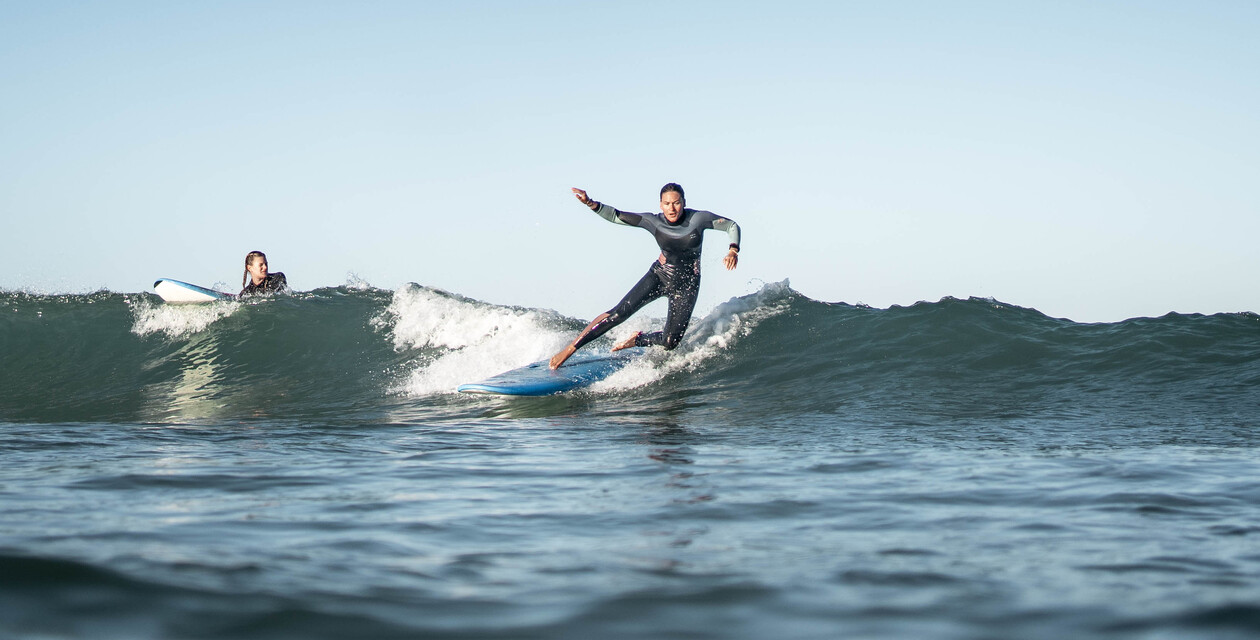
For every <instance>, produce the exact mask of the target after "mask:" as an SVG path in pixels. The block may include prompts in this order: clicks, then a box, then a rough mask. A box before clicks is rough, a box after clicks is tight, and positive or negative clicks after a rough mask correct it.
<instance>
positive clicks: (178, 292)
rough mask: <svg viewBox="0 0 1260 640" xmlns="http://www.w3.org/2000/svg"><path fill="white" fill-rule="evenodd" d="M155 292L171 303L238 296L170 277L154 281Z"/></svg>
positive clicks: (189, 302) (187, 302)
mask: <svg viewBox="0 0 1260 640" xmlns="http://www.w3.org/2000/svg"><path fill="white" fill-rule="evenodd" d="M153 292H154V293H156V294H158V295H159V296H161V298H162V299H163V300H165V301H166V302H168V303H171V304H192V303H197V302H214V301H216V300H231V299H232V298H235V297H236V296H233V295H232V294H230V293H223V292H221V291H215V290H214V289H207V288H206V287H202V286H199V285H195V284H189V283H187V282H182V281H179V280H171V279H170V278H159V279H158V281H157V282H154V283H153Z"/></svg>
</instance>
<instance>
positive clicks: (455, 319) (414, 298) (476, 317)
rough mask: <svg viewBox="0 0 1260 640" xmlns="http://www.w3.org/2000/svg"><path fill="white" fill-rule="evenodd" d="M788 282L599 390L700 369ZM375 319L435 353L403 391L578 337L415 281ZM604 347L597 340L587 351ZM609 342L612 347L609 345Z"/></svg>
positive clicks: (421, 390)
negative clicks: (595, 344)
mask: <svg viewBox="0 0 1260 640" xmlns="http://www.w3.org/2000/svg"><path fill="white" fill-rule="evenodd" d="M790 291H791V290H790V288H789V287H788V283H787V281H786V280H784V281H783V282H780V283H773V284H768V285H765V286H763V287H762V288H761V290H759V291H758V292H756V293H754V294H751V295H748V296H744V297H740V298H732V299H731V300H729V301H727V302H725V303H722V304H720V305H718V306H717V307H715V308H714V310H713V311H712V312H710V313H709V314H708V315H707V316H705V317H704V318H703V319H701V320H699V321H698V322H695V323H693V324H692V327H691V328H690V329H688V331H687V336H686V337H685V338H684V339H683V344H682V345H680V346H679V348H677V349H675V350H674V351H670V352H661V351H659V350H653V352H652V354H651V355H650V356H649V357H647V358H644V359H642V360H640V361H638V362H634V363H632V364H630V365H629V366H627V367H626V368H624V369H622V370H621V371H618V372H617V373H615V374H613V375H612V376H610V377H609V378H608V379H607V380H604V381H601V382H599V383H596V384H595V385H594V386H592V387H591V391H593V392H595V393H601V392H612V391H619V390H625V389H632V388H635V387H641V386H644V385H647V384H650V383H652V382H655V381H656V380H660V379H661V378H663V377H664V376H667V375H669V374H671V373H674V372H676V371H682V370H689V369H695V368H696V367H698V366H700V364H701V363H703V362H704V361H706V360H708V359H710V358H712V357H714V356H716V355H718V354H720V353H721V352H723V351H724V350H726V349H728V348H729V347H730V346H732V345H733V344H735V342H736V341H737V340H738V339H739V338H741V337H743V336H746V335H748V334H749V333H750V332H751V331H752V330H753V328H754V327H756V325H757V324H758V323H759V322H761V321H762V320H764V319H765V318H768V317H771V316H773V315H776V314H778V313H781V312H782V311H783V310H784V309H786V308H787V306H788V302H787V300H786V294H787V293H789V292H790ZM373 324H374V325H375V326H377V327H378V328H380V329H382V330H386V331H389V332H390V333H391V334H392V338H393V341H394V348H395V349H397V350H400V351H401V350H407V349H427V350H430V352H431V353H432V355H431V356H429V357H428V358H427V359H426V360H424V361H422V362H421V363H420V365H419V366H418V368H416V369H415V370H414V371H412V372H411V374H410V375H409V376H408V377H407V379H406V380H405V381H404V382H402V383H401V385H400V386H399V388H397V389H396V391H397V392H398V393H401V394H404V395H417V396H418V395H428V394H434V393H453V392H454V389H455V387H457V386H459V385H460V384H463V383H466V382H471V381H475V380H481V379H484V378H488V377H490V376H492V375H495V374H498V373H502V372H504V371H508V370H510V369H514V368H516V367H521V366H525V365H527V364H529V363H531V362H537V361H539V360H544V359H546V358H550V357H551V355H552V354H554V353H555V352H557V351H559V350H560V349H561V348H562V347H563V346H564V345H565V344H567V343H568V342H569V341H570V340H572V339H573V337H574V336H575V330H574V329H573V328H572V325H570V324H568V323H566V322H565V319H564V318H563V317H562V316H560V315H559V314H557V313H555V312H553V311H542V310H537V309H522V308H515V307H502V306H496V305H492V304H488V303H485V302H480V301H476V300H471V299H467V298H463V297H460V296H456V295H452V294H449V293H445V292H442V291H438V290H435V289H430V288H427V287H422V286H419V285H415V284H408V285H404V286H403V287H401V288H399V289H398V290H397V291H395V292H394V298H393V300H392V301H391V302H390V305H389V307H388V308H386V310H385V311H384V313H383V314H382V315H381V317H379V318H376V319H375V320H374V321H373ZM663 324H664V321H663V319H661V318H649V317H642V316H634V317H631V318H630V319H629V320H627V321H626V322H624V323H623V324H621V325H619V326H618V327H617V328H616V329H614V330H613V331H612V332H610V333H609V335H608V336H607V337H606V338H603V339H602V340H603V341H605V342H615V341H618V340H621V339H622V338H624V337H626V336H629V335H630V334H631V333H633V332H635V331H653V330H659V329H660V328H661V327H662V326H663ZM591 348H599V347H596V346H594V345H590V346H588V347H587V349H591ZM604 348H606V347H604Z"/></svg>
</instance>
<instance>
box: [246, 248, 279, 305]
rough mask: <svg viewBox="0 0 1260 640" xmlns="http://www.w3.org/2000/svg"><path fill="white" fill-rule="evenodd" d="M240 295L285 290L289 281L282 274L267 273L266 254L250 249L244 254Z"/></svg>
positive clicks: (254, 294)
mask: <svg viewBox="0 0 1260 640" xmlns="http://www.w3.org/2000/svg"><path fill="white" fill-rule="evenodd" d="M241 286H242V287H244V288H242V289H241V294H240V295H241V296H242V297H244V296H256V295H261V294H264V293H275V292H277V291H285V290H287V289H288V288H289V283H288V281H287V280H285V278H284V274H283V273H281V272H279V271H277V272H276V273H267V254H265V253H263V252H261V251H250V252H249V254H248V255H246V256H245V275H244V276H243V277H242V278H241Z"/></svg>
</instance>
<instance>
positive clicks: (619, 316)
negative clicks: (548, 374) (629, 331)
mask: <svg viewBox="0 0 1260 640" xmlns="http://www.w3.org/2000/svg"><path fill="white" fill-rule="evenodd" d="M573 195H574V196H576V197H577V199H578V201H579V202H581V203H582V204H584V205H586V206H587V207H590V209H591V211H594V212H595V213H596V214H598V215H599V217H601V218H603V219H605V220H607V221H609V222H612V223H615V224H624V225H628V226H631V227H640V228H643V229H646V230H647V231H648V233H651V234H652V236H653V237H655V238H656V244H657V246H659V247H660V248H661V255H660V257H659V258H657V259H656V261H655V262H653V263H652V267H651V268H650V269H648V272H647V273H646V274H644V276H643V277H642V278H641V279H640V280H639V282H638V284H636V285H634V287H633V288H631V289H630V292H629V293H627V294H626V297H624V298H622V299H621V302H619V303H617V306H615V307H613V308H612V309H609V310H608V312H607V313H603V314H600V316H599V317H598V318H595V319H594V320H592V321H591V323H590V324H588V325H586V328H585V329H583V330H582V332H581V333H579V334H578V336H577V338H575V339H574V340H573V342H572V343H570V344H569V345H568V346H566V347H565V348H564V349H561V350H560V352H559V353H557V354H556V355H554V356H552V357H551V368H552V369H556V368H558V367H559V366H560V365H562V364H564V361H565V360H568V359H569V357H570V356H572V355H573V354H574V352H576V351H577V350H578V349H581V348H582V346H583V345H585V344H586V343H588V342H590V341H592V340H594V339H596V338H598V337H600V336H602V335H604V334H605V333H607V332H608V330H609V329H612V328H613V327H615V326H617V325H619V324H621V323H622V322H623V321H625V319H626V318H629V317H630V316H631V315H633V314H634V312H636V311H638V310H639V309H641V308H643V305H645V304H647V303H649V302H651V301H653V300H655V299H657V298H660V297H662V296H667V297H668V298H669V313H668V315H667V316H666V318H665V330H664V331H656V332H653V333H647V334H645V333H642V332H638V331H636V332H635V334H634V335H632V336H630V337H629V338H627V339H625V340H623V341H621V342H619V343H617V344H616V346H614V347H613V351H618V350H621V349H626V348H628V347H646V346H651V345H661V346H663V347H665V348H666V349H673V348H674V347H676V346H678V343H679V341H681V340H682V336H683V332H685V331H686V330H687V325H688V324H689V323H690V322H691V311H692V310H693V309H694V308H695V306H696V296H697V295H698V294H699V293H700V249H701V245H702V243H703V242H704V231H705V229H715V230H717V231H725V232H726V233H727V235H729V236H730V240H731V245H730V249H729V251H727V253H726V257H725V258H723V259H722V263H723V264H725V265H726V268H727V269H728V270H729V269H734V268H735V266H736V265H737V264H739V225H738V224H735V221H734V220H731V219H729V218H723V217H721V216H718V215H716V214H714V213H711V212H709V211H699V210H696V209H688V208H687V201H686V196H684V195H683V188H682V187H681V186H679V185H677V184H675V183H673V182H671V183H669V184H667V185H665V186H664V187H661V213H660V214H659V215H658V214H655V213H629V212H627V211H618V210H617V209H614V208H613V207H610V206H608V205H606V204H601V203H599V202H596V201H595V200H592V199H591V198H590V197H589V196H587V195H586V192H585V191H583V190H581V189H577V188H575V189H573Z"/></svg>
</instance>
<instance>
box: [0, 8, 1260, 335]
mask: <svg viewBox="0 0 1260 640" xmlns="http://www.w3.org/2000/svg"><path fill="white" fill-rule="evenodd" d="M1257 33H1260V3H1257V2H1254V1H1251V0H1246V1H1239V2H1227V1H1218V2H1212V1H1207V2H1188V1H1178V2H1160V1H1157V0H1150V1H1142V2H1107V1H1071V0H1067V1H1053V2H1050V1H1047V2H1035V1H1030V2H1009V1H1005V0H1003V1H992V2H968V1H960V2H937V1H922V2H915V1H896V0H894V1H889V2H842V1H829V2H792V1H787V2H738V1H736V2H729V1H728V2H652V1H648V2H644V1H638V2H633V3H611V2H527V1H512V2H489V1H471V2H436V1H435V2H411V1H406V2H381V1H377V2H371V1H368V2H348V1H346V2H320V1H311V0H304V1H300V2H267V1H256V2H214V1H207V2H160V1H153V2H127V1H112V2H104V1H100V2H95V1H92V2H64V1H59V0H48V1H44V0H40V1H35V0H2V1H0V87H2V88H0V93H2V94H3V95H2V97H0V246H2V247H3V251H0V289H5V290H20V291H31V292H40V293H84V292H90V291H96V290H100V289H108V290H111V291H117V292H139V291H149V290H151V287H152V283H153V281H154V280H156V279H157V278H175V279H179V280H185V281H189V282H194V283H197V284H202V285H207V286H216V285H217V286H218V287H220V288H222V289H224V290H227V291H236V290H238V289H239V287H240V280H241V275H242V271H243V266H244V257H245V254H246V253H248V252H249V251H251V250H262V251H265V252H266V253H267V255H268V257H269V262H270V266H271V269H272V270H273V271H283V272H285V273H286V275H287V276H288V279H289V282H290V284H291V285H292V286H294V287H295V288H296V289H298V290H310V289H315V288H319V287H325V286H339V285H344V284H362V283H367V284H370V285H371V286H375V287H380V288H384V289H394V288H396V287H398V286H400V285H402V284H404V283H407V282H415V283H418V284H422V285H426V286H431V287H436V288H440V289H444V290H446V291H451V292H454V293H458V294H461V295H464V296H468V297H471V298H475V299H479V300H484V301H487V302H491V303H495V304H504V305H515V306H521V307H530V308H543V309H554V310H556V311H559V312H561V313H563V314H565V315H569V316H573V317H575V318H580V319H589V318H592V317H594V316H596V315H598V314H599V313H600V312H602V311H604V310H606V309H608V308H609V307H611V306H612V305H613V304H614V303H616V302H617V301H618V300H619V299H620V298H621V296H622V295H624V294H625V292H626V291H627V290H629V288H630V286H631V285H633V284H634V282H636V281H637V280H638V278H639V277H640V276H641V275H642V274H643V272H644V271H645V270H646V269H647V266H648V264H649V263H650V262H651V260H652V259H653V258H654V257H655V256H656V248H655V244H654V243H653V241H652V239H651V237H650V236H649V235H648V234H647V233H645V232H644V231H642V230H640V229H635V228H630V227H622V226H614V225H611V224H609V223H607V222H606V221H604V220H602V219H600V218H598V217H597V216H595V215H594V214H593V213H591V212H590V211H589V210H588V209H586V208H585V207H583V206H581V205H580V204H578V203H577V202H576V200H575V199H574V198H573V195H572V194H571V192H570V191H569V189H570V187H581V188H584V189H586V190H587V191H588V192H589V193H590V194H591V196H592V197H594V198H596V199H598V200H600V201H602V202H606V203H608V204H611V205H613V206H616V207H618V208H621V209H623V210H628V211H639V212H652V211H658V210H659V209H658V204H657V203H658V193H659V190H660V187H661V186H662V185H663V184H665V183H667V182H678V183H681V184H682V185H683V187H684V188H685V189H686V192H687V204H688V206H691V207H693V208H697V209H705V210H710V211H713V212H715V213H718V214H720V215H723V216H726V217H729V218H732V219H734V220H736V221H737V222H738V223H739V224H740V227H741V228H742V231H743V243H742V249H741V253H740V265H739V268H738V269H737V270H735V271H730V272H728V271H726V270H725V269H723V268H722V266H721V263H720V260H721V257H722V255H723V253H724V250H725V247H726V245H727V239H726V237H725V234H722V233H719V232H714V231H710V232H708V235H707V240H708V241H707V242H706V249H705V254H704V262H703V268H704V280H703V285H702V291H701V295H700V303H699V305H698V308H697V311H698V312H703V311H704V309H706V308H711V307H712V306H713V305H715V304H718V303H721V302H723V301H725V300H727V299H729V298H731V297H734V296H740V295H746V294H749V293H752V292H755V291H757V290H758V289H760V288H761V286H763V285H764V284H766V283H772V282H780V281H783V280H788V281H789V282H790V283H791V286H792V288H793V289H795V290H796V291H798V292H800V293H802V294H803V295H806V296H809V297H811V298H813V299H816V300H821V301H826V302H846V303H852V304H858V303H861V304H867V305H871V306H874V307H880V308H883V307H888V306H891V305H903V306H904V305H910V304H914V303H915V302H917V301H921V300H926V301H936V300H939V299H940V298H942V297H945V296H953V297H957V298H967V297H970V296H979V297H986V298H995V299H997V300H1000V301H1002V302H1007V303H1011V304H1016V305H1020V306H1024V307H1031V308H1035V309H1038V310H1040V311H1042V312H1043V313H1046V314H1048V315H1051V316H1054V317H1064V318H1070V319H1072V320H1076V321H1079V322H1109V321H1118V320H1123V319H1126V318H1130V317H1139V316H1159V315H1163V314H1165V313H1168V312H1173V311H1175V312H1182V313H1217V312H1236V311H1260V271H1258V269H1257V267H1258V266H1260V265H1258V262H1260V259H1258V258H1257V251H1256V247H1257V244H1258V241H1260V187H1257V185H1258V184H1260V38H1257V37H1256V34H1257ZM656 305H658V306H659V308H657V307H656V306H654V307H650V308H649V313H650V314H651V315H654V316H663V315H664V306H663V304H662V303H656Z"/></svg>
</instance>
